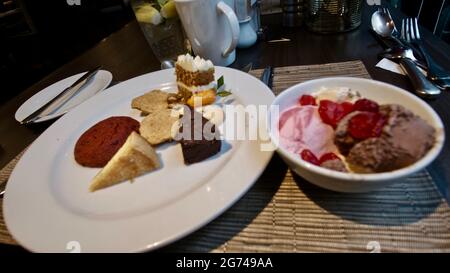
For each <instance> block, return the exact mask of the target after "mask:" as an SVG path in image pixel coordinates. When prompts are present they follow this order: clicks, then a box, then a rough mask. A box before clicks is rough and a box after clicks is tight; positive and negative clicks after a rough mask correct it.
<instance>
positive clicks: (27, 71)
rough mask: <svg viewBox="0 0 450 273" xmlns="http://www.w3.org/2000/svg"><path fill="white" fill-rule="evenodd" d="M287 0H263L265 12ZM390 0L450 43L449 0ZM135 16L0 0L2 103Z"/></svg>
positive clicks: (52, 1)
mask: <svg viewBox="0 0 450 273" xmlns="http://www.w3.org/2000/svg"><path fill="white" fill-rule="evenodd" d="M77 1H80V3H81V5H76V4H74V5H69V4H68V2H72V3H75V2H77ZM283 1H284V0H262V2H261V5H262V13H263V14H265V13H280V12H281V11H282V9H281V5H282V2H283ZM286 1H287V0H286ZM296 1H297V2H306V1H307V0H296ZM387 1H388V2H390V4H391V5H392V6H394V7H395V8H398V9H401V10H402V11H403V12H404V13H406V14H407V15H408V16H418V17H419V20H420V22H421V24H422V25H423V26H425V27H426V28H428V29H429V30H430V31H432V32H433V33H434V34H435V35H437V36H439V37H440V38H441V39H443V40H445V41H446V42H448V43H450V0H387ZM132 20H134V14H133V11H132V9H131V7H130V3H129V0H89V1H87V0H38V1H37V0H0V81H1V86H2V87H1V92H0V103H3V102H4V101H6V100H8V99H9V98H11V97H12V96H14V95H16V94H17V93H18V92H21V91H22V90H24V89H26V88H27V87H28V86H30V85H32V84H33V83H34V82H36V81H38V80H40V79H41V78H43V77H44V76H45V75H47V74H49V73H50V72H51V71H53V70H55V69H56V68H58V67H59V66H61V65H63V64H64V63H67V62H69V61H70V60H72V59H73V58H74V57H76V56H78V55H80V54H81V53H83V52H84V51H85V50H87V49H89V48H90V47H92V46H94V45H95V44H96V43H98V42H100V41H101V40H102V39H104V38H105V37H107V36H109V35H110V34H111V33H113V32H115V31H117V30H119V29H120V28H122V27H123V26H124V25H126V24H127V23H129V22H130V21H132Z"/></svg>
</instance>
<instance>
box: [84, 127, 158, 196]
mask: <svg viewBox="0 0 450 273" xmlns="http://www.w3.org/2000/svg"><path fill="white" fill-rule="evenodd" d="M160 166H161V164H160V162H159V158H158V155H157V154H156V152H155V150H154V149H153V148H152V146H151V145H150V144H149V143H148V142H147V141H146V140H145V139H144V138H143V137H141V136H140V135H139V134H138V133H136V132H132V133H131V134H130V136H128V138H127V140H126V141H125V143H124V144H123V146H122V147H121V148H120V149H119V150H118V151H117V153H116V154H115V155H114V156H113V157H112V158H111V160H110V161H109V162H108V163H107V164H106V166H105V167H104V168H103V169H102V170H101V171H100V172H99V173H98V174H97V175H96V176H95V177H94V179H93V180H92V183H91V185H90V187H89V190H90V191H91V192H93V191H96V190H99V189H103V188H106V187H109V186H112V185H115V184H117V183H120V182H122V181H125V180H132V179H133V178H135V177H138V176H140V175H142V174H144V173H147V172H149V171H152V170H155V169H158V168H159V167H160Z"/></svg>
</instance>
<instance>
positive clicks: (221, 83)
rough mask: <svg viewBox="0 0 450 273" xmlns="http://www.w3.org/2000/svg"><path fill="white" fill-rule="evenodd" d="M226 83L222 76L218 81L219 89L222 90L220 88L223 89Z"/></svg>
mask: <svg viewBox="0 0 450 273" xmlns="http://www.w3.org/2000/svg"><path fill="white" fill-rule="evenodd" d="M224 83H225V80H224V79H223V76H221V77H220V78H219V79H218V80H217V89H220V87H222V86H223V85H224Z"/></svg>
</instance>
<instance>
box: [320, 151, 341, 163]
mask: <svg viewBox="0 0 450 273" xmlns="http://www.w3.org/2000/svg"><path fill="white" fill-rule="evenodd" d="M334 159H339V160H341V159H340V158H339V157H338V156H337V155H336V154H335V153H326V154H324V155H322V156H321V157H320V159H319V161H320V164H322V163H323V162H325V161H328V160H334Z"/></svg>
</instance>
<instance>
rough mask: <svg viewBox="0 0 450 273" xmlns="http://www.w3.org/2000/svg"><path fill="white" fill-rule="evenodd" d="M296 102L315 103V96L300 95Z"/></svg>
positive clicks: (302, 103) (303, 103)
mask: <svg viewBox="0 0 450 273" xmlns="http://www.w3.org/2000/svg"><path fill="white" fill-rule="evenodd" d="M298 102H299V103H300V105H317V103H316V98H314V97H313V96H311V95H302V96H301V97H300V99H299V100H298Z"/></svg>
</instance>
